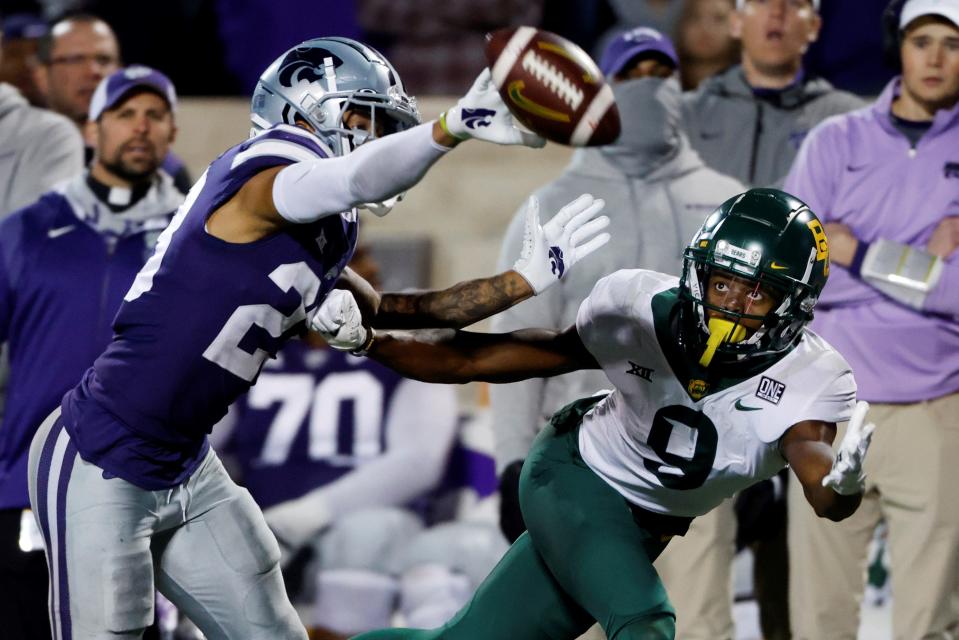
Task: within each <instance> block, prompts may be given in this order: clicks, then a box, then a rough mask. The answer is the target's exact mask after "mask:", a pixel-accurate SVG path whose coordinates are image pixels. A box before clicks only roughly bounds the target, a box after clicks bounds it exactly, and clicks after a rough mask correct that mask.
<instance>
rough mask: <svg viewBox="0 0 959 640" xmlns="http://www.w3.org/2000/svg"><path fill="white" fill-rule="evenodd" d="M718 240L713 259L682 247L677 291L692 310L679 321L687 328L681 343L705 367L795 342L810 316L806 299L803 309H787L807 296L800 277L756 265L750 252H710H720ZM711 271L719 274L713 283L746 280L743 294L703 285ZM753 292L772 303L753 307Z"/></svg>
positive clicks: (763, 353) (741, 283)
mask: <svg viewBox="0 0 959 640" xmlns="http://www.w3.org/2000/svg"><path fill="white" fill-rule="evenodd" d="M722 245H723V241H720V242H719V243H717V252H715V253H713V252H711V253H713V257H712V259H709V258H707V257H706V256H704V255H695V254H696V253H698V252H696V251H695V250H693V249H687V251H686V254H685V260H684V265H683V276H682V281H681V286H680V293H681V296H682V297H683V300H684V302H685V305H684V312H686V313H689V314H690V315H691V317H690V318H688V319H687V320H686V321H685V322H684V325H685V328H686V333H687V334H692V335H687V336H686V339H685V340H684V344H685V345H686V346H687V348H689V349H690V355H691V356H695V357H697V358H698V359H699V363H700V365H701V366H704V367H708V366H709V365H710V363H712V362H714V361H715V362H739V361H742V360H745V359H747V358H755V357H759V356H767V355H771V354H774V353H778V352H781V351H784V350H786V349H788V348H789V347H791V346H792V345H793V344H794V343H795V342H796V340H797V339H798V337H799V334H800V332H801V330H802V328H803V327H804V326H805V325H806V323H807V322H808V321H809V320H810V319H811V318H812V313H811V305H809V311H810V312H809V313H808V314H806V313H802V314H799V315H797V314H795V313H791V312H792V311H794V310H795V309H796V307H797V306H798V305H799V302H800V301H802V300H806V299H807V297H808V296H807V294H808V292H806V291H804V288H805V287H804V286H803V285H802V284H801V283H799V284H797V283H793V282H790V281H789V280H788V279H786V278H780V277H777V276H776V275H775V274H774V273H773V274H771V273H768V272H765V271H763V270H762V269H760V268H759V266H758V263H759V260H760V257H761V256H753V255H749V256H747V257H746V259H745V260H740V259H736V258H731V257H729V256H728V255H726V256H723V255H715V254H716V253H720V254H722V249H723V246H722ZM702 253H705V252H702ZM713 274H717V275H718V276H719V280H718V282H714V283H713V284H714V285H717V284H718V285H720V287H721V286H722V285H724V284H726V286H727V288H728V284H727V283H728V282H735V283H737V286H738V288H739V289H743V286H744V285H745V286H746V289H748V294H747V295H745V300H740V299H739V298H740V297H743V296H742V291H740V292H739V295H738V296H737V295H736V294H735V293H734V292H733V290H732V289H729V290H728V291H726V297H725V298H724V297H723V294H722V292H721V291H717V290H716V287H715V286H714V288H713V289H712V290H709V291H707V287H708V286H709V284H710V277H711V276H712V275H713ZM753 298H765V300H766V302H763V305H764V306H765V305H768V304H770V303H771V304H772V306H771V307H769V308H768V310H764V311H763V312H762V313H755V312H754V311H753V309H751V307H752V306H753V303H752V299H753ZM770 299H771V300H770ZM710 312H712V313H710ZM714 356H718V357H716V358H714Z"/></svg>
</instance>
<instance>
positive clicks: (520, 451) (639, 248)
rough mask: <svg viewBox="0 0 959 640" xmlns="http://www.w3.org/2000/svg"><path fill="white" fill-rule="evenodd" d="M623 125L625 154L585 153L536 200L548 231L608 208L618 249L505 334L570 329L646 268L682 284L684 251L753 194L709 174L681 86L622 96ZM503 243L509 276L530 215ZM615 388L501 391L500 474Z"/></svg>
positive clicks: (544, 383) (589, 262) (500, 326)
mask: <svg viewBox="0 0 959 640" xmlns="http://www.w3.org/2000/svg"><path fill="white" fill-rule="evenodd" d="M613 90H614V93H615V94H616V102H617V104H618V105H619V109H620V115H621V117H622V119H623V132H622V134H621V136H620V139H619V140H618V141H617V142H616V144H613V145H610V146H607V147H601V148H592V149H579V150H577V151H576V153H575V154H574V155H573V158H572V161H571V162H570V164H569V166H568V167H567V168H566V170H565V171H564V172H563V174H562V175H560V176H559V177H558V178H557V179H556V180H555V181H553V182H551V183H550V184H548V185H546V186H544V187H542V188H541V189H539V190H537V191H536V192H535V194H534V195H535V196H536V197H537V198H539V201H540V216H541V218H542V219H543V221H545V220H548V219H549V218H550V217H551V216H553V215H555V214H556V212H557V211H559V209H560V208H561V207H562V206H563V205H565V204H566V203H567V202H569V201H571V200H573V199H574V198H576V197H577V196H579V195H580V194H582V193H591V194H593V195H594V196H596V197H598V198H603V199H604V200H606V209H605V211H604V213H605V214H606V215H608V216H609V217H610V219H611V222H610V226H609V228H608V231H609V232H610V234H611V236H612V239H611V240H610V242H609V244H608V245H607V246H605V247H603V248H602V249H600V250H599V251H597V252H596V253H594V254H593V255H591V256H589V257H588V258H586V259H585V260H583V261H582V262H581V263H578V264H577V265H576V266H575V267H574V268H573V269H572V270H571V271H570V272H569V274H567V275H566V277H565V278H564V279H563V280H562V281H560V282H559V284H557V285H554V286H553V287H551V288H550V289H548V290H546V291H545V292H543V293H542V294H540V295H539V296H537V297H535V298H533V299H531V300H527V301H526V302H523V303H521V304H519V305H517V306H515V307H513V308H512V309H509V310H507V311H504V312H503V313H501V314H499V315H498V316H496V317H495V318H494V319H493V328H494V329H495V330H496V331H511V330H513V329H519V328H523V327H548V328H556V329H559V328H563V329H564V328H566V327H568V326H570V325H571V324H573V323H574V322H575V320H576V312H577V311H578V310H579V305H580V303H581V302H582V301H583V300H584V299H586V297H587V296H588V295H589V293H590V291H591V290H592V288H593V285H594V284H595V283H596V281H598V280H599V279H600V278H602V277H603V276H606V275H608V274H610V273H612V272H614V271H616V270H618V269H625V268H636V267H642V268H645V269H653V270H656V271H662V272H665V273H670V274H675V275H679V272H680V270H681V269H682V258H681V255H682V250H683V247H685V245H686V243H688V242H689V240H690V239H691V238H692V236H693V233H694V232H695V231H696V230H697V229H698V228H699V227H700V225H701V224H702V223H703V220H704V219H705V218H706V215H707V214H708V213H710V212H711V211H713V210H714V209H715V208H716V207H718V206H719V205H720V204H721V203H722V202H723V201H724V200H726V199H727V198H729V197H731V196H733V195H735V194H737V193H741V192H742V191H744V190H745V189H744V188H743V186H742V185H741V184H740V183H739V182H737V181H736V180H733V179H732V178H729V177H726V176H723V175H721V174H719V173H717V172H715V171H713V170H712V169H709V168H708V167H706V166H705V165H704V164H703V162H702V160H700V158H699V156H698V155H697V154H696V152H695V151H693V150H692V149H691V148H690V146H689V142H688V141H687V140H686V137H685V135H684V134H683V133H682V132H681V130H680V127H679V108H680V107H679V102H680V91H679V84H678V83H677V82H676V81H675V80H668V81H664V80H659V79H642V80H632V81H628V82H623V83H619V84H617V85H615V86H614V88H613ZM524 209H525V206H524V207H521V208H520V210H519V211H517V212H516V214H515V215H514V217H513V220H512V222H511V223H510V225H509V228H508V230H507V232H506V237H505V238H504V240H503V247H502V252H501V255H500V260H499V267H500V268H501V269H508V268H510V267H512V265H513V262H515V260H516V258H518V257H519V255H520V249H521V247H522V242H523V227H524V217H523V212H524ZM604 387H606V388H608V387H609V381H608V380H607V379H606V377H605V375H604V374H603V373H602V372H601V371H587V372H583V371H581V372H576V373H571V374H567V375H564V376H560V377H556V378H549V379H535V380H527V381H524V382H518V383H514V384H509V385H493V386H492V389H491V393H492V403H493V428H494V432H495V435H496V461H497V467H498V469H499V470H502V468H503V467H504V466H506V465H507V464H509V463H510V462H512V461H514V460H517V459H520V458H524V457H525V456H526V452H527V450H528V449H529V446H530V444H531V443H532V441H533V438H534V437H535V436H536V433H537V432H538V431H539V429H540V428H541V427H542V426H543V425H544V424H545V423H546V420H547V419H548V418H549V416H550V415H552V413H553V412H554V411H556V410H557V409H559V408H560V407H562V406H563V405H564V404H566V403H568V402H570V401H572V400H575V399H577V398H580V397H583V396H587V395H590V394H592V393H593V392H595V391H597V390H598V389H602V388H604Z"/></svg>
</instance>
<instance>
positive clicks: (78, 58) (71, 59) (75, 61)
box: [50, 53, 120, 67]
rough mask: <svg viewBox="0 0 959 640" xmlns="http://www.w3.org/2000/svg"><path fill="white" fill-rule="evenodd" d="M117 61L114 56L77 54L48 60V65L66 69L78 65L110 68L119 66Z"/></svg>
mask: <svg viewBox="0 0 959 640" xmlns="http://www.w3.org/2000/svg"><path fill="white" fill-rule="evenodd" d="M119 62H120V61H119V60H118V59H117V57H116V56H111V55H107V54H102V53H101V54H89V53H77V54H74V55H72V56H57V57H56V58H50V64H51V65H54V64H62V65H66V66H68V67H78V66H80V65H88V64H90V63H93V64H95V65H97V66H98V67H110V66H113V65H116V64H119Z"/></svg>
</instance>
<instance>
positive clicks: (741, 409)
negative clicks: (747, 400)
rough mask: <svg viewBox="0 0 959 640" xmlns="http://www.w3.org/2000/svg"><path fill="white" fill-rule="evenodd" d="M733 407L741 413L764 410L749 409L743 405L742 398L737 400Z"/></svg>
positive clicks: (759, 408)
mask: <svg viewBox="0 0 959 640" xmlns="http://www.w3.org/2000/svg"><path fill="white" fill-rule="evenodd" d="M733 406H734V407H736V408H737V409H739V410H740V411H761V410H762V407H747V406H746V405H744V404H743V399H742V398H740V399H739V400H737V401H736V404H734V405H733Z"/></svg>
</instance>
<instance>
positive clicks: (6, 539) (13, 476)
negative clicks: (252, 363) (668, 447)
mask: <svg viewBox="0 0 959 640" xmlns="http://www.w3.org/2000/svg"><path fill="white" fill-rule="evenodd" d="M175 105H176V96H175V93H174V90H173V84H172V83H171V82H170V80H169V79H168V78H167V77H166V76H164V75H163V74H161V73H160V72H158V71H154V70H152V69H149V68H147V67H135V66H134V67H127V68H126V69H121V70H119V71H116V72H115V73H113V74H112V75H110V76H108V77H107V78H106V79H104V80H103V82H102V83H101V85H100V89H98V91H97V92H96V93H95V94H94V100H93V103H92V105H91V112H90V118H91V121H90V122H88V123H87V127H88V128H89V131H90V133H91V134H92V137H93V138H94V139H95V140H96V141H97V143H96V146H95V150H94V151H95V152H94V160H93V163H92V164H91V166H90V170H89V171H87V172H83V173H81V174H79V175H77V176H76V177H75V178H73V179H71V180H69V181H67V182H64V183H62V184H60V185H59V186H58V187H57V188H56V189H54V190H53V191H50V192H49V193H46V194H45V195H44V196H43V197H41V198H40V199H39V200H38V201H37V202H35V203H33V204H31V205H30V206H27V207H25V208H23V209H20V210H19V211H17V212H14V213H13V214H11V215H10V216H9V217H8V218H6V219H5V220H4V221H3V223H2V224H0V344H2V346H3V349H4V351H8V352H9V357H10V385H9V387H8V394H7V405H6V412H5V414H4V416H3V423H2V425H0V593H3V594H4V596H3V598H0V619H2V620H3V621H4V623H3V624H4V631H3V633H2V634H0V635H3V637H4V638H11V639H19V638H31V639H38V638H49V637H50V633H51V630H50V622H49V618H48V613H47V611H48V610H47V565H46V562H45V561H44V555H43V545H42V540H41V539H40V533H39V530H38V529H37V527H36V525H35V523H34V518H33V515H32V514H31V513H30V511H29V507H30V498H29V496H28V493H27V454H28V453H29V450H30V441H31V440H32V439H33V436H34V434H35V433H36V430H37V425H39V424H40V422H42V421H43V418H44V417H45V416H46V415H47V414H48V413H50V411H52V410H53V409H54V408H56V407H57V405H58V404H59V403H60V399H61V398H62V397H63V394H64V393H65V392H66V391H67V390H68V389H70V388H71V387H72V386H73V385H75V384H76V383H77V380H79V379H80V376H81V375H82V374H83V372H84V371H85V370H86V368H87V367H89V366H90V364H91V363H92V362H93V360H94V359H95V358H96V356H97V354H98V353H100V351H102V350H103V349H104V347H105V346H106V345H107V344H108V343H109V341H110V337H111V336H112V335H113V332H112V330H111V326H110V325H111V323H112V321H113V316H114V315H116V311H117V309H118V308H119V306H120V301H121V300H122V299H123V294H124V293H126V291H127V289H128V288H129V287H130V284H131V283H132V282H133V278H134V276H136V274H137V272H138V271H139V270H140V268H141V267H142V266H143V264H144V263H145V262H146V260H147V258H148V257H149V256H150V254H151V253H153V249H154V245H155V244H156V240H157V237H158V236H159V234H160V232H161V231H162V230H163V229H164V228H165V227H166V225H167V222H168V221H169V220H170V218H171V217H172V215H173V213H174V211H175V210H176V208H177V207H178V206H179V205H180V203H181V202H182V201H183V196H182V194H180V192H179V191H177V190H176V188H175V187H174V185H173V179H172V178H171V177H170V176H169V175H167V174H166V173H164V172H163V171H162V170H160V163H161V162H162V160H163V158H164V156H166V153H167V150H168V149H169V147H170V143H171V142H172V141H173V137H174V134H175V132H176V125H175V121H174V116H173V110H174V108H175Z"/></svg>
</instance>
